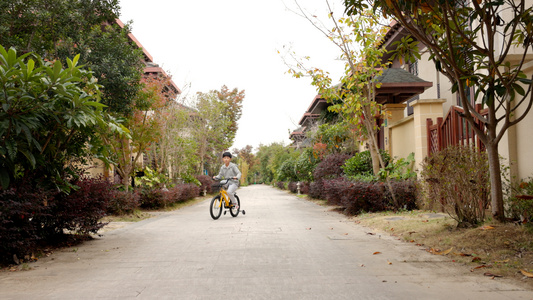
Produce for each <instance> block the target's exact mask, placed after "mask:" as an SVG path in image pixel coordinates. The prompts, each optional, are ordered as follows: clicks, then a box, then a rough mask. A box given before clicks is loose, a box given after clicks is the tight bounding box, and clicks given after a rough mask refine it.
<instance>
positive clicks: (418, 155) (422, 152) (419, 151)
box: [409, 99, 446, 169]
mask: <svg viewBox="0 0 533 300" xmlns="http://www.w3.org/2000/svg"><path fill="white" fill-rule="evenodd" d="M445 102H446V100H445V99H419V100H415V101H413V102H411V103H410V104H409V105H411V107H412V108H413V110H414V113H413V117H414V136H415V162H416V166H417V169H419V166H420V163H422V161H423V160H424V158H425V157H426V156H427V155H428V145H427V143H428V141H427V126H426V120H427V119H432V120H433V121H434V122H436V121H437V118H438V117H442V116H443V115H444V111H443V110H442V104H443V103H445Z"/></svg>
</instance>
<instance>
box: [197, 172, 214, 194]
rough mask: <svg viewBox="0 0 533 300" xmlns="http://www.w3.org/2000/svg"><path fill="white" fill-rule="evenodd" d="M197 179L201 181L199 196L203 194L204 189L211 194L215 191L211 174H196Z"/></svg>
mask: <svg viewBox="0 0 533 300" xmlns="http://www.w3.org/2000/svg"><path fill="white" fill-rule="evenodd" d="M196 179H197V180H198V181H199V182H200V187H199V189H198V190H199V192H198V196H202V195H203V192H204V190H205V191H206V193H207V194H211V193H212V192H213V189H212V187H211V186H212V184H213V179H212V178H211V177H210V176H207V175H198V176H196Z"/></svg>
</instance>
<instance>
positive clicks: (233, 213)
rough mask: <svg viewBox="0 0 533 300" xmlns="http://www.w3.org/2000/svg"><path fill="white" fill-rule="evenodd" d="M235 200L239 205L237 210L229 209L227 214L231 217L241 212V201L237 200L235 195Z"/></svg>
mask: <svg viewBox="0 0 533 300" xmlns="http://www.w3.org/2000/svg"><path fill="white" fill-rule="evenodd" d="M235 200H237V204H239V209H235V207H231V208H230V209H229V213H230V214H231V216H232V217H236V216H238V215H239V211H240V210H241V200H239V197H237V195H235Z"/></svg>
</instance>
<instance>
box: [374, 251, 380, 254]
mask: <svg viewBox="0 0 533 300" xmlns="http://www.w3.org/2000/svg"><path fill="white" fill-rule="evenodd" d="M372 254H373V255H376V254H381V252H379V251H376V252H374V253H372Z"/></svg>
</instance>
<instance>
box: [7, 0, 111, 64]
mask: <svg viewBox="0 0 533 300" xmlns="http://www.w3.org/2000/svg"><path fill="white" fill-rule="evenodd" d="M118 2H119V1H118V0H24V1H0V45H3V46H4V47H5V48H10V47H14V48H16V49H17V50H18V51H19V52H20V53H27V52H35V53H37V54H39V55H41V56H43V57H44V58H47V59H54V58H58V57H60V55H59V53H58V52H59V49H60V48H62V47H79V46H80V45H79V44H78V43H79V42H80V41H83V40H85V39H86V35H87V34H88V33H89V32H91V31H92V29H93V27H94V26H100V25H101V24H103V23H104V22H109V21H113V20H115V19H116V18H118V15H119V9H120V7H119V4H118ZM78 53H80V52H78ZM78 53H76V54H78ZM73 56H74V55H71V56H69V57H73Z"/></svg>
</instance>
